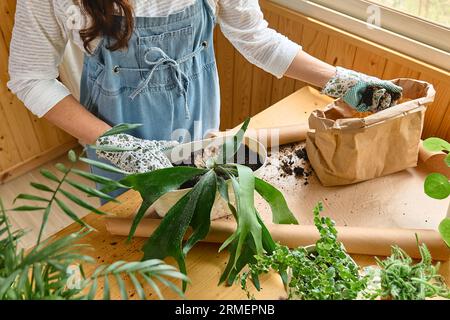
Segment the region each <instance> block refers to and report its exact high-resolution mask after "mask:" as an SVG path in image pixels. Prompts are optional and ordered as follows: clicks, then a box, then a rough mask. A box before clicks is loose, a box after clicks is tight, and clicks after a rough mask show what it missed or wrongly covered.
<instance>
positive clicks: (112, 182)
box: [72, 169, 129, 189]
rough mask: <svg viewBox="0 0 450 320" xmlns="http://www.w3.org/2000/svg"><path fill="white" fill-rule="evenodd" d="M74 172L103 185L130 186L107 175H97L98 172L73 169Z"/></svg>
mask: <svg viewBox="0 0 450 320" xmlns="http://www.w3.org/2000/svg"><path fill="white" fill-rule="evenodd" d="M72 172H73V173H74V174H76V175H78V176H80V177H83V178H85V179H87V180H90V181H93V182H96V183H100V184H102V185H107V186H109V185H110V186H114V187H117V188H126V189H128V188H129V187H128V186H126V185H124V184H121V183H120V182H118V181H116V180H112V179H109V178H106V177H102V176H99V175H96V174H93V173H90V172H86V171H83V170H78V169H72Z"/></svg>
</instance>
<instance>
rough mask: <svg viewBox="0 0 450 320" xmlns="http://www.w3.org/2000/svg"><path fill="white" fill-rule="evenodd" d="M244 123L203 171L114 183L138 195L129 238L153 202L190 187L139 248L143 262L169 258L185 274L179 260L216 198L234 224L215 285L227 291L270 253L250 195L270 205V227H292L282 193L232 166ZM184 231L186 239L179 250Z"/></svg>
mask: <svg viewBox="0 0 450 320" xmlns="http://www.w3.org/2000/svg"><path fill="white" fill-rule="evenodd" d="M249 122H250V119H247V120H246V121H245V122H244V124H243V126H242V128H241V129H240V130H239V131H238V132H237V133H236V134H235V135H233V136H229V137H226V138H225V140H224V142H223V144H221V145H219V146H218V149H217V152H216V153H215V154H214V155H213V156H211V157H209V158H207V159H203V160H204V161H203V163H204V165H203V166H199V167H197V166H192V165H187V166H186V165H176V164H175V166H174V167H171V168H166V169H161V170H156V171H153V172H148V173H144V174H132V175H128V176H127V177H125V178H124V179H122V180H121V181H120V185H125V186H127V187H128V188H131V189H134V190H136V191H138V192H139V193H140V194H141V196H142V199H143V203H142V205H141V207H140V208H139V210H138V212H137V214H136V216H135V218H134V221H133V223H132V227H131V230H130V233H129V238H131V237H133V235H134V233H135V230H136V228H137V226H138V224H139V222H140V221H141V220H142V218H143V217H144V215H145V213H146V212H147V210H148V209H149V208H150V207H151V206H152V205H154V204H155V202H157V200H158V199H160V198H161V197H164V196H165V195H167V194H170V193H171V192H173V191H176V190H179V189H180V187H182V186H183V185H184V184H186V183H190V184H191V185H190V188H189V189H188V190H185V191H183V194H182V197H181V198H180V199H179V200H178V199H177V200H178V201H177V202H176V203H174V204H173V206H172V207H171V208H170V210H168V212H167V214H165V216H164V218H163V219H162V221H161V224H160V225H159V227H158V228H157V229H156V231H155V232H154V233H153V234H152V235H151V236H150V238H149V239H148V241H147V242H146V244H145V245H144V247H143V251H144V257H143V259H144V260H147V259H164V258H166V257H172V258H174V259H175V260H176V261H177V263H178V265H179V268H180V271H181V272H183V273H184V274H186V266H185V256H186V255H187V254H188V252H189V251H190V249H191V248H192V247H193V246H195V244H196V243H197V242H199V241H200V240H202V239H204V238H205V237H206V235H207V234H208V232H209V228H210V224H211V216H212V211H213V207H214V203H215V202H216V198H217V196H220V197H221V198H222V199H223V201H225V203H226V205H227V207H228V208H229V210H230V212H232V214H233V217H234V218H235V220H236V222H237V229H236V231H235V232H234V233H233V234H232V235H231V236H230V238H229V239H227V240H226V241H225V242H224V243H223V244H222V246H221V247H220V250H219V251H222V250H224V249H226V248H228V250H229V252H230V258H229V262H228V265H227V266H226V268H225V270H224V272H223V274H222V276H221V278H220V283H223V282H226V283H227V284H229V285H231V284H232V283H233V282H234V280H235V279H236V276H237V275H238V274H239V272H240V271H241V270H242V269H243V268H244V267H245V266H246V265H247V264H248V263H250V262H253V261H255V258H254V257H255V256H256V255H261V254H263V253H269V254H270V253H271V252H273V250H274V249H275V247H276V245H275V242H274V241H273V239H272V237H271V236H270V233H269V231H268V230H267V227H266V226H265V224H264V222H263V221H262V219H261V217H260V215H259V213H258V212H257V209H256V208H255V203H254V196H255V192H257V193H259V194H260V195H261V196H262V197H263V198H264V199H265V200H266V201H267V202H268V203H269V204H270V206H271V209H272V214H273V222H274V223H278V224H297V220H296V219H295V217H294V215H293V214H292V212H291V211H290V210H289V208H288V206H287V203H286V200H285V199H284V197H283V195H282V193H281V192H280V191H279V190H277V189H276V188H275V187H273V186H271V185H270V184H268V183H267V182H265V181H263V180H262V179H259V178H257V177H255V174H254V172H253V170H252V167H251V166H249V165H248V164H239V163H236V161H235V156H236V153H237V152H238V150H239V149H240V148H241V146H242V141H243V139H244V134H245V131H246V130H247V128H248V124H249ZM263 160H264V159H263ZM230 186H231V187H230ZM117 188H118V186H111V187H107V188H105V189H104V191H112V190H114V189H117ZM232 197H234V199H235V201H233V198H232ZM189 227H190V228H191V229H192V234H191V235H190V237H189V238H188V239H187V241H186V242H185V243H184V244H183V239H184V237H185V235H186V232H187V231H188V228H189ZM255 281H256V280H255ZM183 289H186V282H184V283H183Z"/></svg>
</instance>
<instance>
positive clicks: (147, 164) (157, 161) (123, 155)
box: [96, 134, 178, 173]
mask: <svg viewBox="0 0 450 320" xmlns="http://www.w3.org/2000/svg"><path fill="white" fill-rule="evenodd" d="M96 145H97V146H102V147H105V146H106V147H111V148H128V149H134V150H133V151H117V152H111V151H103V150H97V156H98V157H99V158H101V159H106V160H109V161H110V162H111V163H113V164H114V165H116V166H117V167H118V168H120V169H122V170H124V171H126V172H129V173H145V172H149V171H153V170H157V169H162V168H168V167H172V163H171V162H170V160H169V159H168V158H167V157H166V156H165V155H164V153H163V152H164V151H167V150H170V149H172V148H173V147H175V146H176V145H178V142H176V141H154V140H143V139H138V138H135V137H133V136H130V135H128V134H116V135H112V136H106V137H100V138H99V139H98V140H97V143H96Z"/></svg>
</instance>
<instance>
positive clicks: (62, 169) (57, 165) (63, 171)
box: [55, 163, 69, 173]
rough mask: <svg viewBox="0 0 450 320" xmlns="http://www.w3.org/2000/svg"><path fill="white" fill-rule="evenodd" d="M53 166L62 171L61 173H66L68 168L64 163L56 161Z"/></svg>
mask: <svg viewBox="0 0 450 320" xmlns="http://www.w3.org/2000/svg"><path fill="white" fill-rule="evenodd" d="M55 168H56V169H57V170H58V171H60V172H62V173H67V172H69V169H67V167H66V166H65V165H64V164H62V163H57V164H55Z"/></svg>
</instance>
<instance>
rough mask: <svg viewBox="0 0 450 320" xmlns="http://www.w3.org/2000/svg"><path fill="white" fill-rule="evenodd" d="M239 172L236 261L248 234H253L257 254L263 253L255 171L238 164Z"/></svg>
mask: <svg viewBox="0 0 450 320" xmlns="http://www.w3.org/2000/svg"><path fill="white" fill-rule="evenodd" d="M237 169H238V174H239V191H238V192H239V196H238V197H237V199H238V228H237V233H238V234H239V240H238V246H237V249H236V262H237V260H238V259H239V256H240V253H241V250H242V246H243V245H244V243H245V241H246V238H247V236H249V235H251V236H252V237H253V240H254V241H255V246H256V254H262V253H263V245H262V229H261V226H260V224H259V223H258V219H257V215H256V209H255V203H254V201H255V194H254V191H255V176H254V175H253V171H252V170H251V169H250V168H248V167H245V166H242V165H237Z"/></svg>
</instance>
